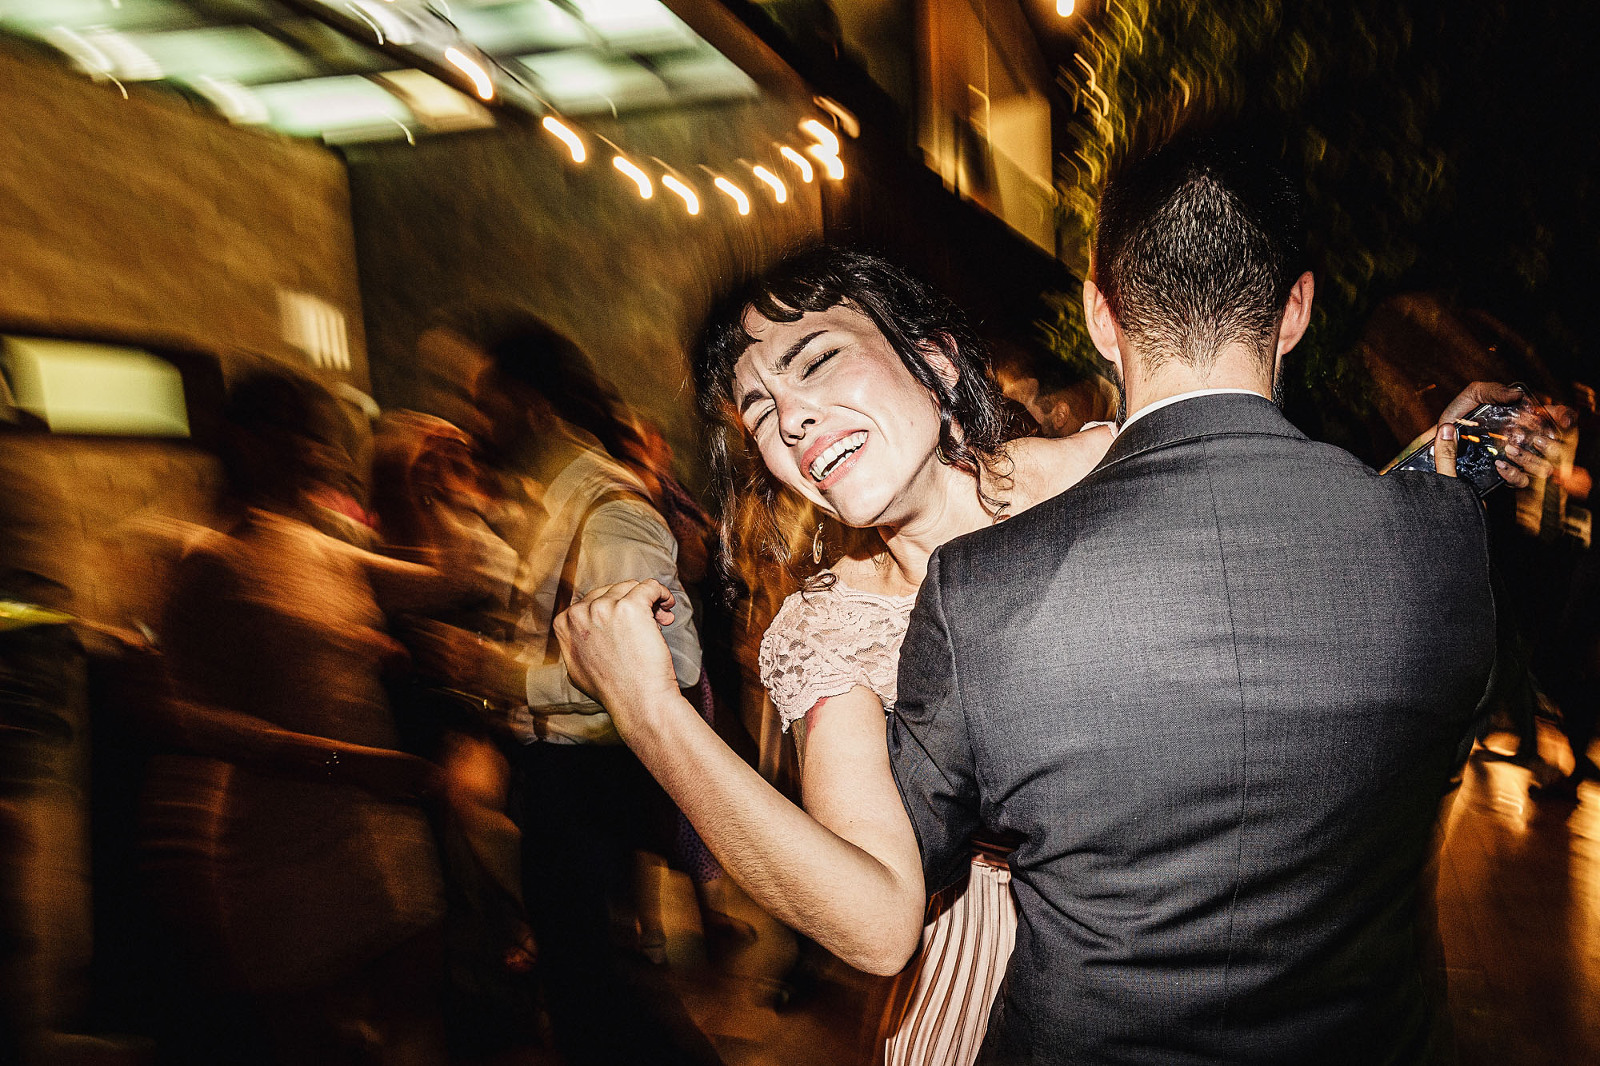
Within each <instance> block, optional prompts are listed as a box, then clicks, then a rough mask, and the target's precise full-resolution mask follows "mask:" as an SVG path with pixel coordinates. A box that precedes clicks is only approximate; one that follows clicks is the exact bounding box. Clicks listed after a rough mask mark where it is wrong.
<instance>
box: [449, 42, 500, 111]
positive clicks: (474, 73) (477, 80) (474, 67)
mask: <svg viewBox="0 0 1600 1066" xmlns="http://www.w3.org/2000/svg"><path fill="white" fill-rule="evenodd" d="M444 57H445V58H446V59H448V60H449V61H450V63H451V65H453V66H454V67H455V68H456V69H457V70H459V71H461V73H463V74H465V75H466V76H467V77H469V78H471V79H472V87H473V88H474V89H476V90H477V92H478V99H480V100H493V99H494V81H493V80H492V79H491V78H490V77H489V72H488V71H487V70H484V69H483V68H482V67H481V66H479V65H478V63H477V61H476V60H475V59H473V58H472V57H471V56H469V55H467V53H465V52H463V51H462V50H461V49H459V48H446V49H445V50H444Z"/></svg>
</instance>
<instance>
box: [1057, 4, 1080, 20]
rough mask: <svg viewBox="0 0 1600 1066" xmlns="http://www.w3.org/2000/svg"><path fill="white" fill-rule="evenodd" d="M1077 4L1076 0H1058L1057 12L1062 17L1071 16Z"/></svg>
mask: <svg viewBox="0 0 1600 1066" xmlns="http://www.w3.org/2000/svg"><path fill="white" fill-rule="evenodd" d="M1077 6H1078V5H1077V3H1076V0H1056V14H1058V15H1060V16H1061V17H1062V18H1071V17H1072V12H1073V10H1074V9H1075V8H1076V7H1077Z"/></svg>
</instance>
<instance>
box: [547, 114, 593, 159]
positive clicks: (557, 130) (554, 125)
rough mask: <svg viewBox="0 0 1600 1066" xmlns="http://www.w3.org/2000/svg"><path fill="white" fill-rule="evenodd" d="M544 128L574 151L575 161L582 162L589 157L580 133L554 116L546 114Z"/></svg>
mask: <svg viewBox="0 0 1600 1066" xmlns="http://www.w3.org/2000/svg"><path fill="white" fill-rule="evenodd" d="M544 128H545V129H547V130H549V131H550V132H551V133H553V134H555V136H556V137H557V139H559V140H560V141H561V143H562V144H564V145H566V146H567V149H568V151H570V152H571V153H572V161H573V162H574V163H581V162H583V161H584V160H585V159H588V158H589V153H588V151H587V150H586V149H585V148H584V147H583V142H582V141H580V140H579V139H578V135H577V134H576V133H573V132H572V131H571V130H569V129H567V127H566V126H564V125H562V124H561V123H560V122H559V121H557V120H556V119H555V118H554V117H553V116H551V115H546V116H545V117H544Z"/></svg>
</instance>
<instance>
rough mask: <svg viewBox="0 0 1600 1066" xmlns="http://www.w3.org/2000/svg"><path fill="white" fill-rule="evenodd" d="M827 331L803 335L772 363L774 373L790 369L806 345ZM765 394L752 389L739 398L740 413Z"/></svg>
mask: <svg viewBox="0 0 1600 1066" xmlns="http://www.w3.org/2000/svg"><path fill="white" fill-rule="evenodd" d="M826 332H828V331H827V330H825V329H817V330H812V331H811V332H810V333H807V334H806V335H805V336H804V337H801V338H800V339H799V340H797V341H795V342H794V343H793V344H791V345H789V350H788V351H786V352H784V353H783V354H782V355H780V356H779V357H778V361H777V362H775V363H773V364H772V372H773V373H774V374H781V373H783V372H784V371H785V370H788V369H789V364H790V363H793V362H794V361H795V359H796V358H797V357H798V356H799V355H800V353H801V352H803V351H805V348H806V345H808V344H810V343H811V342H812V341H814V340H816V339H817V338H818V337H820V336H822V335H823V334H824V333H826ZM764 395H765V393H763V392H761V390H760V389H751V390H750V391H749V392H747V393H745V394H744V396H743V397H741V398H740V400H739V413H740V414H741V415H742V414H744V413H745V412H746V411H748V410H749V409H750V405H751V404H753V403H755V402H756V401H758V400H760V399H761V398H762V397H763V396H764Z"/></svg>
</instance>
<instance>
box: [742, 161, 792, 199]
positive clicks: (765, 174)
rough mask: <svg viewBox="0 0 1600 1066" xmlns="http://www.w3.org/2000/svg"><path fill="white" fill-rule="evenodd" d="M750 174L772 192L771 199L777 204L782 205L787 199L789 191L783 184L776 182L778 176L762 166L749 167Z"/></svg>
mask: <svg viewBox="0 0 1600 1066" xmlns="http://www.w3.org/2000/svg"><path fill="white" fill-rule="evenodd" d="M750 173H752V174H754V175H755V176H756V177H758V178H760V179H761V180H762V181H764V182H766V183H767V186H768V187H769V188H770V189H771V190H772V198H773V199H774V200H776V201H778V203H780V204H781V203H784V202H786V201H787V200H788V199H789V190H788V189H786V188H784V185H783V182H781V181H779V180H778V175H776V174H774V173H773V172H772V171H770V170H768V169H767V168H766V167H762V166H756V167H751V168H750Z"/></svg>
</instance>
